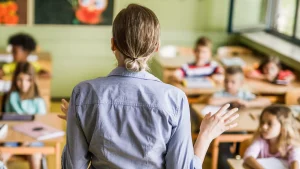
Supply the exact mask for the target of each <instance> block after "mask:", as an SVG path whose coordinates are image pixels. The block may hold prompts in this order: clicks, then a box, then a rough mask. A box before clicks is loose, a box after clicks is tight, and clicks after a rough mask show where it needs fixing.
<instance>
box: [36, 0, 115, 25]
mask: <svg viewBox="0 0 300 169" xmlns="http://www.w3.org/2000/svg"><path fill="white" fill-rule="evenodd" d="M113 3H114V0H51V1H49V0H35V17H34V19H35V24H72V25H111V24H112V19H113Z"/></svg>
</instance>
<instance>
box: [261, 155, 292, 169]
mask: <svg viewBox="0 0 300 169" xmlns="http://www.w3.org/2000/svg"><path fill="white" fill-rule="evenodd" d="M257 161H258V162H259V164H261V165H262V166H263V168H265V169H275V168H276V169H288V163H287V161H285V160H280V159H278V158H273V157H272V158H261V159H257Z"/></svg>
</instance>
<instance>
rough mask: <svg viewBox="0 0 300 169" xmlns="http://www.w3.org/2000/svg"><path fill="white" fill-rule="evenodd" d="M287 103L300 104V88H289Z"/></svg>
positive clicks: (286, 95) (286, 97) (286, 96)
mask: <svg viewBox="0 0 300 169" xmlns="http://www.w3.org/2000/svg"><path fill="white" fill-rule="evenodd" d="M285 104H287V105H297V104H300V89H291V90H288V91H287V92H286V94H285Z"/></svg>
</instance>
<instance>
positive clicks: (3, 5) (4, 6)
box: [0, 3, 7, 17]
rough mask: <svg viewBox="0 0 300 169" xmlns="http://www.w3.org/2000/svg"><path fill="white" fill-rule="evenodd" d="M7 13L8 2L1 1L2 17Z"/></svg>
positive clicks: (0, 11)
mask: <svg viewBox="0 0 300 169" xmlns="http://www.w3.org/2000/svg"><path fill="white" fill-rule="evenodd" d="M6 13H7V6H6V3H0V17H2V16H4V15H6Z"/></svg>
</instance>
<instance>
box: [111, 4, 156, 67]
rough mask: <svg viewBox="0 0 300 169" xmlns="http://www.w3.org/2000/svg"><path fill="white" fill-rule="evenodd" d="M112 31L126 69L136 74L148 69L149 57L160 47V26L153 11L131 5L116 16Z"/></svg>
mask: <svg viewBox="0 0 300 169" xmlns="http://www.w3.org/2000/svg"><path fill="white" fill-rule="evenodd" d="M112 31H113V32H112V33H113V39H114V44H115V46H116V48H117V49H118V50H119V51H120V53H121V54H122V55H123V56H124V58H125V66H126V69H128V70H130V71H134V72H138V71H141V70H144V69H147V68H148V66H147V61H148V59H149V57H150V56H151V54H152V53H154V52H155V50H156V49H157V48H158V47H159V37H160V25H159V21H158V19H157V17H156V15H155V14H154V13H153V11H151V10H150V9H148V8H146V7H143V6H140V5H136V4H130V5H128V6H127V8H125V9H122V10H121V11H120V12H119V14H118V15H117V16H116V18H115V20H114V22H113V28H112Z"/></svg>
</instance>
